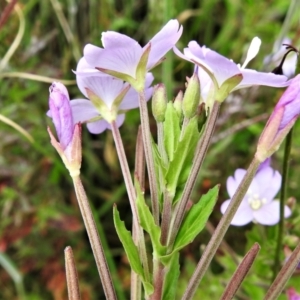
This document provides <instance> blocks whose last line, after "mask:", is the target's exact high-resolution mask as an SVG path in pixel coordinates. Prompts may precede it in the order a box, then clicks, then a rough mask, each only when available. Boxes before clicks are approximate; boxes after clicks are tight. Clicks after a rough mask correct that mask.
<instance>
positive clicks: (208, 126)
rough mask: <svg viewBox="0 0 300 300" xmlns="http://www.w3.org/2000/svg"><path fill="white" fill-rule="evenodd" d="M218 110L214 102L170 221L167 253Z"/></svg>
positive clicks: (204, 152) (189, 194)
mask: <svg viewBox="0 0 300 300" xmlns="http://www.w3.org/2000/svg"><path fill="white" fill-rule="evenodd" d="M219 109H220V102H217V101H215V102H214V105H213V108H212V110H211V112H210V114H209V117H208V120H207V123H206V125H205V129H204V132H203V134H202V136H201V139H200V140H199V142H198V145H197V149H196V151H195V160H194V163H193V165H192V168H191V171H190V174H189V177H188V179H187V182H186V184H185V186H184V190H183V193H182V197H181V199H180V201H179V203H178V205H177V207H176V209H175V212H174V218H173V220H172V224H171V226H170V231H169V239H168V249H169V251H172V247H173V243H174V241H175V238H176V235H177V232H178V230H179V228H180V225H181V222H182V220H183V217H184V214H185V210H186V205H187V203H188V200H189V199H190V196H191V194H192V191H193V189H194V186H195V183H196V179H197V176H198V173H199V170H200V168H201V165H202V163H203V160H204V157H205V154H206V151H207V149H208V146H209V143H210V140H211V137H212V135H213V132H214V129H215V124H216V121H217V118H218V114H219Z"/></svg>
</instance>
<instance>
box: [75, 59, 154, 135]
mask: <svg viewBox="0 0 300 300" xmlns="http://www.w3.org/2000/svg"><path fill="white" fill-rule="evenodd" d="M153 79H154V78H153V75H152V74H151V73H147V75H146V83H145V96H146V100H149V99H150V97H151V95H152V87H150V85H151V83H152V81H153ZM76 80H77V85H78V87H79V89H80V91H81V92H82V93H83V94H84V96H85V97H87V98H88V93H87V89H88V90H90V91H92V92H93V93H94V94H95V95H96V96H97V97H99V98H100V99H101V100H102V101H103V102H104V103H105V105H106V109H107V114H111V118H112V119H115V121H116V123H117V126H121V125H122V124H123V122H124V119H125V111H127V110H129V109H133V108H137V107H139V102H138V94H137V92H136V91H135V90H134V89H133V88H129V90H128V92H127V93H126V95H125V96H124V98H123V100H122V101H121V103H117V104H116V103H115V100H116V98H117V97H118V96H119V95H120V93H122V92H123V91H124V89H126V88H128V87H129V85H128V83H124V81H123V80H120V79H117V78H114V77H112V76H110V75H107V74H104V73H101V72H99V71H97V70H96V69H93V68H92V66H90V65H89V64H88V63H87V62H86V60H85V58H84V57H83V58H81V59H80V61H79V63H78V65H77V69H76ZM71 108H72V113H73V118H74V122H81V123H87V127H88V130H89V131H90V132H91V133H94V134H98V133H101V132H103V131H104V130H106V129H111V126H110V121H109V120H106V119H104V118H103V117H104V116H102V115H101V114H100V112H99V109H97V107H95V105H94V104H93V103H92V102H91V101H90V100H88V99H75V100H71Z"/></svg>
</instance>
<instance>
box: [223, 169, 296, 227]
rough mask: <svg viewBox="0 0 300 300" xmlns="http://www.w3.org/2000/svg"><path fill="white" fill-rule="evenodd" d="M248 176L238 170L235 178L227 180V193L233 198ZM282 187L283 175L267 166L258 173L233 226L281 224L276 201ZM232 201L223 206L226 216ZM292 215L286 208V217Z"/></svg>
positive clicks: (234, 219) (244, 171)
mask: <svg viewBox="0 0 300 300" xmlns="http://www.w3.org/2000/svg"><path fill="white" fill-rule="evenodd" d="M245 174H246V170H243V169H237V170H236V171H235V173H234V177H229V178H228V179H227V192H228V194H229V196H230V197H231V198H232V197H233V195H234V194H235V192H236V190H237V188H238V186H239V184H240V182H241V181H242V179H243V177H244V176H245ZM280 187H281V175H280V174H279V172H278V171H274V170H273V169H272V168H271V167H269V166H268V165H267V164H266V165H262V168H260V169H259V171H258V172H257V173H256V175H255V177H254V178H253V181H252V183H251V185H250V187H249V189H248V191H247V193H246V195H245V197H244V199H243V201H242V203H241V205H240V207H239V208H238V210H237V212H236V214H235V216H234V218H233V219H232V222H231V224H232V225H235V226H243V225H246V224H248V223H250V222H251V221H253V222H257V223H259V224H262V225H274V224H276V223H278V222H279V201H278V200H274V197H275V196H276V194H277V193H278V191H279V190H280ZM230 201H231V200H230V199H229V200H226V201H225V202H224V203H223V204H222V205H221V212H222V213H223V214H224V213H225V211H226V209H227V207H228V205H229V203H230ZM290 215H291V210H290V209H289V207H287V206H285V208H284V217H285V218H287V217H289V216H290Z"/></svg>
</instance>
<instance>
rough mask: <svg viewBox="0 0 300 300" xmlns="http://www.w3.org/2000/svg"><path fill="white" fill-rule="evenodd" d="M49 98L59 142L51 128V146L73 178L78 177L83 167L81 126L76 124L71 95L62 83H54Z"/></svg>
mask: <svg viewBox="0 0 300 300" xmlns="http://www.w3.org/2000/svg"><path fill="white" fill-rule="evenodd" d="M49 91H50V96H49V108H50V109H49V111H48V113H47V115H48V116H49V117H50V118H52V121H53V123H54V126H55V129H56V133H57V137H58V141H57V140H56V139H55V137H54V136H53V134H52V132H51V130H50V128H48V132H49V135H50V139H51V144H52V145H53V147H54V148H55V149H56V150H57V152H58V153H59V155H60V157H61V158H62V160H63V162H64V164H65V166H66V167H67V169H68V170H69V172H70V175H71V176H77V175H79V172H80V167H81V125H80V124H76V123H77V122H74V120H73V116H72V110H71V106H70V99H69V93H68V91H67V89H66V87H65V86H64V85H63V84H62V83H60V82H53V84H52V85H51V87H50V89H49Z"/></svg>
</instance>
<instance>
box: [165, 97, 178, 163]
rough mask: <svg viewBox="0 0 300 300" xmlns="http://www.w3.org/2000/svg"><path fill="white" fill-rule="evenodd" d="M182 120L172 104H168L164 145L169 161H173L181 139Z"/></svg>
mask: <svg viewBox="0 0 300 300" xmlns="http://www.w3.org/2000/svg"><path fill="white" fill-rule="evenodd" d="M179 123H180V119H179V117H178V115H177V112H176V110H175V108H174V106H173V103H172V102H169V103H168V104H167V110H166V113H165V121H164V144H165V149H166V152H167V155H168V159H169V161H171V160H173V158H174V152H175V150H176V148H177V145H178V141H179V138H180V126H179Z"/></svg>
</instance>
